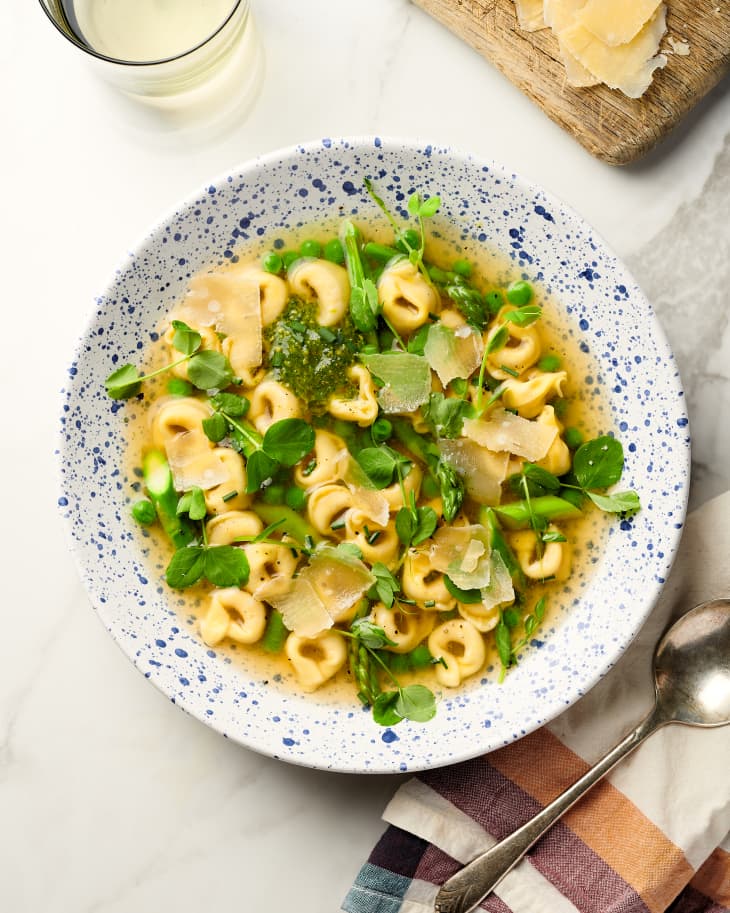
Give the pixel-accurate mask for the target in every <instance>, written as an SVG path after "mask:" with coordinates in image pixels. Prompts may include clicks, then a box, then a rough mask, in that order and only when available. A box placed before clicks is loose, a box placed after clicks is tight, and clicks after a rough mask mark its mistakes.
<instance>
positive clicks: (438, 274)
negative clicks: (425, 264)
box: [428, 266, 449, 285]
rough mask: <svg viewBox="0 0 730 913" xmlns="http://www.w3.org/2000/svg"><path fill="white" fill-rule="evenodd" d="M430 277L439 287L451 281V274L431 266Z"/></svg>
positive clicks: (429, 269)
mask: <svg viewBox="0 0 730 913" xmlns="http://www.w3.org/2000/svg"><path fill="white" fill-rule="evenodd" d="M428 275H429V276H430V277H431V281H432V282H435V283H436V284H437V285H446V284H447V283H448V281H449V274H448V273H445V272H444V271H443V270H442V269H439V267H438V266H429V268H428Z"/></svg>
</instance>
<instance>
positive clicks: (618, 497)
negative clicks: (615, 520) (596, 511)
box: [586, 491, 641, 514]
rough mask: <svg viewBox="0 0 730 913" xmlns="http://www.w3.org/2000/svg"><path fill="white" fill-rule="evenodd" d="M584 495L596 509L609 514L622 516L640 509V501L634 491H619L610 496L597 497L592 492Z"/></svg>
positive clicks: (597, 495)
mask: <svg viewBox="0 0 730 913" xmlns="http://www.w3.org/2000/svg"><path fill="white" fill-rule="evenodd" d="M586 494H587V495H588V497H589V498H590V499H591V501H593V503H594V504H595V505H596V507H600V509H601V510H605V511H606V512H607V513H611V514H622V513H624V512H626V511H634V510H639V509H640V507H641V501H640V500H639V496H638V495H637V494H636V492H635V491H619V492H616V493H615V494H611V495H599V494H597V493H596V492H594V491H588V492H586Z"/></svg>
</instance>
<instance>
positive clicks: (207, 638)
mask: <svg viewBox="0 0 730 913" xmlns="http://www.w3.org/2000/svg"><path fill="white" fill-rule="evenodd" d="M265 628H266V608H265V606H264V605H263V603H261V602H259V601H258V599H254V597H253V596H252V595H251V594H250V593H247V592H246V591H245V590H239V589H238V588H237V587H227V588H226V589H217V590H214V591H213V592H212V593H211V595H210V599H209V602H208V610H207V611H206V613H205V615H204V617H203V618H202V619H201V621H200V636H201V637H202V638H203V640H204V642H205V643H206V644H208V646H209V647H215V646H217V645H218V644H219V643H220V642H221V641H222V640H224V639H225V638H226V637H229V638H230V639H231V640H235V641H236V642H237V643H240V644H254V643H256V641H258V640H261V638H262V637H263V635H264V630H265Z"/></svg>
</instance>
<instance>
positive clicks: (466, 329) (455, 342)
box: [423, 323, 484, 386]
mask: <svg viewBox="0 0 730 913" xmlns="http://www.w3.org/2000/svg"><path fill="white" fill-rule="evenodd" d="M483 351H484V345H483V344H482V336H481V333H479V332H477V330H475V329H474V327H470V326H468V325H466V324H464V326H461V327H458V329H457V330H456V331H454V330H452V329H449V327H445V326H444V325H443V324H441V323H434V324H432V325H431V326H430V327H429V330H428V336H427V337H426V345H425V346H424V348H423V354H424V355H425V356H426V361H427V362H428V363H429V365H430V366H431V368H433V370H434V371H435V372H436V373H437V374H438V377H439V380H440V381H441V383H442V384H443V385H444V386H446V385H447V384H448V383H451V381H452V380H454V378H455V377H459V378H461V379H462V380H466V378H467V377H471V375H472V374H473V373H474V371H475V370H476V369H477V368H478V367H479V365H480V364H481V360H482V354H483Z"/></svg>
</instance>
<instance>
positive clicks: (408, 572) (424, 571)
mask: <svg viewBox="0 0 730 913" xmlns="http://www.w3.org/2000/svg"><path fill="white" fill-rule="evenodd" d="M401 586H402V588H403V592H404V593H405V594H406V596H408V597H409V598H410V599H415V600H416V602H417V603H418V604H419V605H421V606H423V607H424V608H431V609H432V610H433V611H434V612H447V611H448V610H449V609H453V607H454V606H455V605H456V600H455V599H454V597H453V596H452V595H451V593H449V591H448V590H447V589H446V584H445V583H444V575H443V574H442V573H441V571H436V570H434V569H433V567H432V565H431V559H430V558H429V556H428V555H427V554H426V552H419V551H416V550H414V549H411V551H410V552H409V553H408V555H407V556H406V560H405V561H404V562H403V574H402V577H401ZM427 604H428V605H427Z"/></svg>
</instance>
